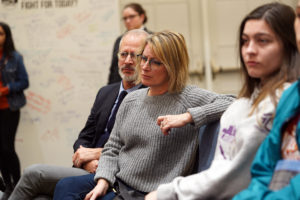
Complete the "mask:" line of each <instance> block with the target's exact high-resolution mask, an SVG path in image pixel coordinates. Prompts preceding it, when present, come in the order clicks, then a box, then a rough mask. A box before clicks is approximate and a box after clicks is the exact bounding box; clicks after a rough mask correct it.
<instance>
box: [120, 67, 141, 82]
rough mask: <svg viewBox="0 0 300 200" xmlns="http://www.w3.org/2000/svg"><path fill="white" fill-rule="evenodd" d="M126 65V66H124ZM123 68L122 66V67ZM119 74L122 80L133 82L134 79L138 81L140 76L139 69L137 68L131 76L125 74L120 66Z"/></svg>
mask: <svg viewBox="0 0 300 200" xmlns="http://www.w3.org/2000/svg"><path fill="white" fill-rule="evenodd" d="M123 67H124V66H123ZM121 68H122V67H121ZM119 74H120V76H121V78H122V80H124V81H127V82H133V81H136V80H137V78H138V73H137V70H136V69H135V70H134V74H133V75H131V76H125V75H124V74H123V72H122V70H121V69H120V68H119Z"/></svg>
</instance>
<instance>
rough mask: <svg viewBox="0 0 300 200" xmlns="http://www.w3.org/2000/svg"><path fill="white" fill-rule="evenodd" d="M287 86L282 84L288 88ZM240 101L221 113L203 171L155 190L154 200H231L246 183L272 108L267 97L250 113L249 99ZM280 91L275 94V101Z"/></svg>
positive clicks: (271, 120)
mask: <svg viewBox="0 0 300 200" xmlns="http://www.w3.org/2000/svg"><path fill="white" fill-rule="evenodd" d="M289 86H290V84H289V83H286V84H285V85H284V88H285V89H286V88H288V87H289ZM258 92H259V91H258V90H255V92H254V93H253V94H252V96H251V98H250V99H248V98H240V99H238V100H236V101H235V102H233V103H232V104H231V105H230V106H229V108H228V109H227V110H226V111H225V112H224V114H223V116H222V118H221V121H220V132H219V137H218V142H217V146H216V151H215V157H214V160H213V162H212V164H211V166H210V168H208V169H207V170H205V171H202V172H200V173H198V174H194V175H190V176H188V177H185V178H184V177H177V178H176V179H174V180H173V182H171V183H169V184H164V185H160V186H159V187H158V193H157V197H158V200H162V199H163V200H175V199H179V200H183V199H184V200H190V199H215V200H217V199H231V198H232V197H233V196H234V195H235V194H236V193H238V192H239V191H241V190H242V189H244V188H246V187H247V185H248V184H249V182H250V166H251V163H252V160H253V158H254V155H255V153H256V151H257V149H258V147H259V145H260V144H261V142H262V141H263V140H264V139H265V137H266V136H267V134H268V133H269V131H270V129H271V127H272V124H273V115H274V113H275V109H276V108H275V106H274V104H273V103H272V101H271V98H270V97H269V96H268V97H266V98H265V99H264V100H263V101H261V102H260V103H259V105H258V107H257V108H256V110H255V111H254V113H253V114H251V115H249V114H250V113H251V111H252V105H253V100H254V99H255V98H256V97H257V95H258ZM281 94H282V90H281V89H278V90H277V91H276V96H277V98H278V99H279V98H280V96H281Z"/></svg>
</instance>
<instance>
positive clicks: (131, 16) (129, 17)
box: [122, 15, 138, 21]
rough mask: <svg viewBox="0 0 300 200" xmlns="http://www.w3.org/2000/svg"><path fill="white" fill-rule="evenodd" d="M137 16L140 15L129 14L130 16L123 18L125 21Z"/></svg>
mask: <svg viewBox="0 0 300 200" xmlns="http://www.w3.org/2000/svg"><path fill="white" fill-rule="evenodd" d="M136 16H138V15H129V16H127V17H123V18H122V19H123V21H126V20H127V19H130V20H132V19H133V18H135V17H136Z"/></svg>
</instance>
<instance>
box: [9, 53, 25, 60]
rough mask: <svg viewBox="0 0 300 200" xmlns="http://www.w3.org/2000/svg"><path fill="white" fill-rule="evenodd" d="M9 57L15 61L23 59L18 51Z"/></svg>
mask: <svg viewBox="0 0 300 200" xmlns="http://www.w3.org/2000/svg"><path fill="white" fill-rule="evenodd" d="M11 55H12V57H13V59H15V60H19V59H22V58H23V56H22V54H20V53H19V52H18V51H13V52H12V54H11Z"/></svg>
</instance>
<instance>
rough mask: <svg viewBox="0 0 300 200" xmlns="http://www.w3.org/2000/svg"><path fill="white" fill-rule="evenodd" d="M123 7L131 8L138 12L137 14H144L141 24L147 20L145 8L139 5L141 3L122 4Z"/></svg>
mask: <svg viewBox="0 0 300 200" xmlns="http://www.w3.org/2000/svg"><path fill="white" fill-rule="evenodd" d="M125 8H132V9H133V10H134V11H135V12H137V13H139V15H144V16H145V17H144V21H143V24H145V23H146V22H147V20H148V18H147V15H146V11H145V9H144V8H143V7H142V6H141V4H138V3H129V4H127V5H125V6H124V9H125Z"/></svg>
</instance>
